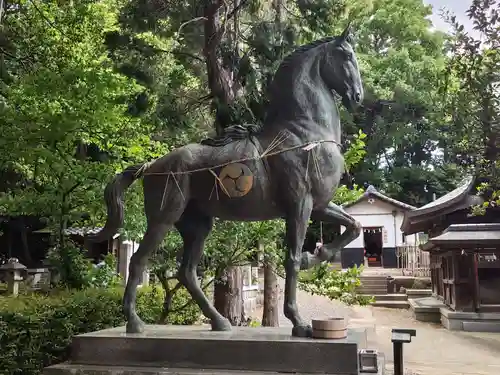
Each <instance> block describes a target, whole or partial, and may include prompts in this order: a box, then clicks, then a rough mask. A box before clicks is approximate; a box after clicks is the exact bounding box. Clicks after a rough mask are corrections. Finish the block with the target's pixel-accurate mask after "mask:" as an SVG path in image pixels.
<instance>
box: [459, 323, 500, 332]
mask: <svg viewBox="0 0 500 375" xmlns="http://www.w3.org/2000/svg"><path fill="white" fill-rule="evenodd" d="M462 325H463V327H464V331H467V332H500V321H498V322H463V323H462Z"/></svg>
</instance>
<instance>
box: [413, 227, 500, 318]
mask: <svg viewBox="0 0 500 375" xmlns="http://www.w3.org/2000/svg"><path fill="white" fill-rule="evenodd" d="M422 250H424V251H429V252H430V253H431V281H432V292H433V295H434V296H435V297H437V298H438V299H440V300H441V301H442V302H443V303H444V304H445V305H446V306H448V307H449V308H451V309H452V310H454V311H463V312H500V224H452V225H450V226H449V227H448V228H447V229H446V230H445V231H444V232H443V233H442V234H440V235H438V236H435V237H433V238H431V239H430V240H429V242H427V243H426V244H425V245H423V246H422Z"/></svg>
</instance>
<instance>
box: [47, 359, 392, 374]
mask: <svg viewBox="0 0 500 375" xmlns="http://www.w3.org/2000/svg"><path fill="white" fill-rule="evenodd" d="M378 364H379V371H378V373H377V374H373V373H370V375H383V374H384V370H385V358H384V356H382V355H379V359H378ZM359 374H360V375H364V374H366V375H368V373H365V372H360V373H359ZM43 375H283V374H282V373H280V372H262V371H234V370H199V369H183V368H177V369H175V368H158V367H135V366H94V365H73V364H69V363H62V364H59V365H55V366H51V367H47V368H45V370H44V371H43ZM294 375H310V374H305V373H295V374H294ZM323 375H337V374H331V373H325V374H323Z"/></svg>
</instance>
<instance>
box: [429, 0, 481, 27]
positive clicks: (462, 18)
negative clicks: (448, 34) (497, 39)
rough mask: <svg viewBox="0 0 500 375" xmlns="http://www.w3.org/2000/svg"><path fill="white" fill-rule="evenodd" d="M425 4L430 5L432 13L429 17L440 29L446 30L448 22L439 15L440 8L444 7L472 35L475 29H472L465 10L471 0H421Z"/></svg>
mask: <svg viewBox="0 0 500 375" xmlns="http://www.w3.org/2000/svg"><path fill="white" fill-rule="evenodd" d="M423 1H424V3H425V4H428V5H432V7H433V15H432V17H431V20H432V23H433V24H434V26H435V27H436V28H437V29H439V30H442V31H448V30H449V26H448V24H447V23H446V22H445V21H444V20H443V19H442V18H441V17H440V15H439V14H440V10H441V9H443V8H444V9H446V10H448V11H450V12H451V13H453V14H455V15H456V17H457V21H458V22H459V23H461V24H462V25H464V28H465V30H466V31H467V32H469V33H470V34H472V35H474V34H476V33H475V31H474V30H473V29H472V22H471V21H470V20H469V18H468V17H467V15H466V14H465V12H466V11H467V9H469V7H470V5H471V4H472V0H423Z"/></svg>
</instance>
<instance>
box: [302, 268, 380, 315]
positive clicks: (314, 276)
mask: <svg viewBox="0 0 500 375" xmlns="http://www.w3.org/2000/svg"><path fill="white" fill-rule="evenodd" d="M362 270H363V266H361V267H359V268H358V267H353V268H348V269H347V270H345V271H343V270H335V269H331V265H330V264H328V263H323V264H320V265H319V266H317V267H314V268H312V269H310V270H308V271H307V272H306V273H301V274H300V277H299V285H300V287H301V289H303V290H305V291H307V292H309V293H311V294H317V295H321V296H325V297H328V298H329V299H331V300H339V301H340V302H343V303H345V304H347V305H362V306H363V305H368V304H369V303H371V302H372V298H371V297H367V296H363V295H361V294H358V293H357V288H358V287H359V286H360V285H361V281H360V276H361V272H362Z"/></svg>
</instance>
